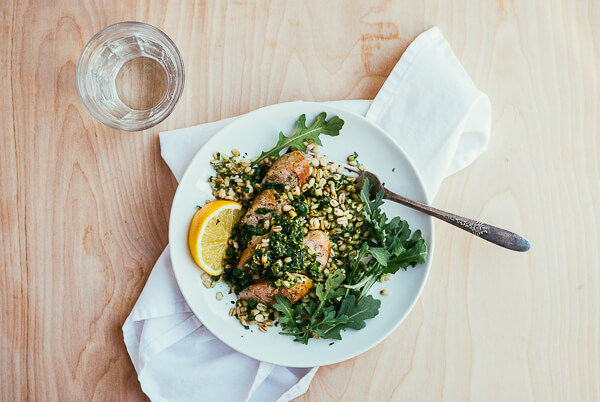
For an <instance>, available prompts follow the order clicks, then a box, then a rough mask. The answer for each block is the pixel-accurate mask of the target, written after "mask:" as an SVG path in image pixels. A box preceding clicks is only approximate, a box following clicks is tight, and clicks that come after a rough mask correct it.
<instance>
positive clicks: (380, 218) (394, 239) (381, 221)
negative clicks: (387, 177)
mask: <svg viewBox="0 0 600 402" xmlns="http://www.w3.org/2000/svg"><path fill="white" fill-rule="evenodd" d="M370 192H371V184H370V183H369V179H366V178H365V180H364V182H363V185H362V189H361V192H360V198H361V200H362V202H363V203H364V208H363V210H364V211H365V212H364V215H365V222H366V227H367V228H368V230H369V233H370V234H371V237H372V238H373V239H374V241H373V242H371V243H370V244H367V243H363V245H362V247H361V249H360V251H359V255H358V258H357V259H356V260H355V262H354V263H353V264H352V266H351V267H350V269H349V270H348V279H347V281H346V282H347V284H346V285H345V287H346V288H347V289H348V290H359V289H360V294H359V299H360V298H361V297H363V296H364V295H366V294H367V293H368V292H369V290H370V289H371V287H372V286H373V284H374V283H375V282H376V281H377V279H378V278H379V276H381V275H382V274H395V273H396V272H398V270H399V269H400V268H402V269H404V270H406V269H407V268H408V267H409V266H413V267H414V266H416V265H418V264H422V263H425V261H426V260H427V244H426V243H425V239H423V236H422V234H421V231H420V230H416V231H415V232H414V233H413V234H412V236H411V231H410V227H409V226H408V222H406V221H404V220H402V219H400V218H399V217H395V218H393V219H391V220H389V221H388V219H387V216H386V214H385V212H382V211H381V206H382V205H383V194H384V191H383V190H379V191H378V192H377V194H376V195H375V198H374V199H373V200H371V196H370ZM368 257H371V258H368Z"/></svg>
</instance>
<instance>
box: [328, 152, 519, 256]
mask: <svg viewBox="0 0 600 402" xmlns="http://www.w3.org/2000/svg"><path fill="white" fill-rule="evenodd" d="M338 163H339V162H338ZM340 165H341V166H343V167H344V168H345V169H348V170H350V171H352V172H354V173H357V174H358V178H357V179H356V182H355V186H356V188H357V189H358V190H359V191H360V189H361V188H362V185H363V182H364V180H365V178H367V179H369V183H370V184H371V191H372V192H375V193H376V192H377V191H379V190H383V191H384V195H383V198H384V199H386V200H390V201H394V202H397V203H398V204H402V205H404V206H407V207H409V208H412V209H416V210H417V211H420V212H423V213H424V214H427V215H430V216H433V217H435V218H438V219H441V220H443V221H444V222H448V223H449V224H451V225H454V226H456V227H457V228H460V229H463V230H466V231H467V232H469V233H471V234H474V235H475V236H477V237H481V238H482V239H484V240H487V241H489V242H492V243H494V244H497V245H498V246H502V247H505V248H507V249H509V250H514V251H527V250H529V249H530V248H531V244H530V243H529V241H528V240H527V239H525V238H524V237H523V236H519V235H518V234H516V233H513V232H510V231H508V230H505V229H501V228H499V227H496V226H492V225H488V224H486V223H483V222H480V221H476V220H473V219H468V218H463V217H462V216H458V215H455V214H451V213H449V212H445V211H442V210H440V209H437V208H433V207H430V206H429V205H426V204H423V203H420V202H417V201H413V200H411V199H409V198H406V197H403V196H401V195H398V194H396V193H394V192H393V191H390V190H388V189H387V188H385V187H384V186H383V185H382V184H381V181H380V180H379V178H378V177H377V176H376V175H375V174H373V173H371V172H367V171H362V170H359V169H356V168H354V167H353V166H349V165H346V164H340Z"/></svg>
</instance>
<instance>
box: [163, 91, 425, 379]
mask: <svg viewBox="0 0 600 402" xmlns="http://www.w3.org/2000/svg"><path fill="white" fill-rule="evenodd" d="M293 105H297V106H298V107H300V106H301V105H310V106H314V107H321V108H325V109H327V110H324V111H326V112H327V113H328V114H329V113H330V112H333V113H335V112H338V113H340V112H341V113H343V114H351V115H353V116H354V117H355V118H358V119H360V120H363V121H364V122H365V123H367V124H368V125H370V126H372V127H373V129H374V130H376V131H378V132H379V134H381V135H383V136H384V137H387V139H388V140H390V141H391V142H392V144H394V146H395V147H396V149H397V151H399V152H400V153H401V154H402V156H403V157H404V158H405V159H406V160H407V162H408V164H409V165H410V166H411V168H412V169H413V172H414V173H415V176H416V179H417V183H418V186H419V187H420V188H421V190H422V192H423V194H424V197H425V199H424V200H422V202H424V203H425V204H427V205H431V199H430V196H429V194H428V192H427V190H426V187H425V184H424V182H423V179H422V177H421V174H420V172H419V171H418V170H417V168H416V166H415V164H414V163H413V161H412V159H411V158H410V156H409V155H408V154H407V153H406V151H404V149H403V148H402V146H401V145H400V144H399V143H398V142H397V141H396V139H395V138H393V137H392V136H391V135H390V134H389V133H387V132H386V131H385V130H384V129H383V128H381V127H380V126H379V125H378V124H377V123H375V122H373V121H371V120H368V119H367V118H366V117H365V116H362V115H360V114H358V113H356V112H354V111H351V110H347V109H343V108H340V107H338V106H333V105H331V104H327V103H321V102H314V101H291V102H283V103H275V104H272V105H267V106H263V107H260V108H258V109H255V110H252V111H250V112H247V113H245V114H243V115H240V116H238V117H237V118H236V119H235V120H233V121H232V122H231V123H229V124H227V125H225V126H224V127H222V128H220V129H219V130H218V131H217V132H216V133H214V134H213V135H212V136H211V137H210V138H209V139H208V140H207V141H206V142H205V143H203V144H202V146H201V147H200V148H198V150H197V151H196V152H195V154H194V156H193V157H192V158H191V159H190V161H189V163H188V165H187V166H186V168H185V171H184V172H183V175H182V176H181V180H179V181H178V184H177V189H176V191H175V195H174V196H173V201H172V202H171V211H170V212H169V230H168V238H169V245H170V244H171V239H172V238H173V237H174V236H172V234H171V233H172V231H173V230H174V228H173V225H172V222H173V214H174V208H173V207H174V206H175V204H176V203H175V200H176V199H177V196H178V194H181V193H182V192H183V190H180V187H181V182H183V180H184V179H185V177H186V176H188V174H190V173H189V172H190V171H191V167H192V165H194V162H195V160H196V159H197V158H199V155H200V153H201V152H202V151H203V150H204V149H205V148H208V147H209V146H210V145H211V144H212V143H213V142H214V141H216V138H217V137H219V136H220V135H221V133H222V132H223V131H224V130H226V129H227V128H228V127H229V126H230V125H231V124H233V123H236V122H238V121H239V120H240V119H247V118H251V117H252V116H253V115H254V114H258V113H259V112H264V110H265V109H271V108H273V109H275V108H278V107H289V106H293ZM299 112H301V111H299ZM426 218H427V220H428V226H429V231H430V233H431V242H430V244H428V245H427V247H428V257H427V261H426V262H425V264H424V266H423V267H422V268H421V269H424V270H425V274H424V277H423V281H422V283H421V285H420V286H419V288H418V289H417V292H416V297H415V298H414V300H413V301H412V302H411V304H410V305H409V307H408V309H407V310H406V312H405V313H404V314H403V315H402V316H401V317H400V318H399V320H398V321H397V322H396V324H395V325H394V326H393V327H390V329H389V330H387V331H386V332H385V333H382V334H380V335H379V336H378V337H376V338H374V340H372V341H371V342H368V343H366V344H365V346H364V347H362V348H359V349H357V350H355V351H352V352H351V353H348V354H347V356H346V357H344V358H343V359H333V360H330V361H324V362H323V363H320V364H319V366H326V365H331V364H336V363H340V362H343V361H346V360H349V359H352V358H354V357H356V356H359V355H361V354H363V353H365V352H367V351H369V350H370V349H372V348H374V347H375V346H377V345H379V344H380V343H381V342H383V341H384V340H385V339H387V338H388V337H389V336H390V335H391V334H392V333H393V332H394V331H396V330H397V329H398V328H399V327H400V325H401V324H402V323H403V322H404V320H405V319H406V317H408V315H409V314H410V313H411V312H412V310H413V309H414V307H415V305H416V303H417V302H418V301H419V299H420V298H421V295H422V293H423V289H424V288H425V284H426V283H427V280H428V279H429V274H430V271H431V265H432V261H433V256H434V249H435V225H434V223H433V222H434V221H433V218H432V217H431V216H428V217H426ZM169 259H170V261H171V269H172V271H173V275H174V277H175V281H176V283H177V287H178V288H179V290H180V292H181V294H182V296H183V298H184V300H185V302H186V304H187V305H188V306H189V307H190V310H191V312H192V313H193V314H194V316H195V317H196V318H197V319H198V320H199V321H200V323H201V324H202V325H203V326H204V327H205V328H206V329H207V330H208V331H209V332H210V333H211V334H213V336H214V337H215V338H216V339H218V340H219V341H220V342H223V343H224V344H226V345H227V346H229V347H230V348H232V349H233V350H235V351H236V352H238V353H241V354H243V355H245V356H248V357H250V358H252V359H255V360H258V361H263V362H267V363H271V364H275V365H283V366H286V367H292V368H307V367H314V365H295V364H287V363H286V364H282V363H281V362H279V361H272V360H269V359H263V358H261V357H259V356H258V355H257V354H253V353H248V352H246V351H243V350H240V349H239V348H238V347H237V346H236V345H235V344H232V343H231V342H228V341H226V340H224V339H222V338H220V337H219V336H217V335H216V334H215V333H214V332H213V331H212V330H211V328H209V327H208V326H207V325H206V324H205V323H204V322H202V320H201V319H200V317H199V315H198V314H197V312H196V310H197V308H195V307H194V306H192V305H191V304H190V303H189V301H188V297H186V294H185V291H184V289H183V287H182V286H181V282H182V280H183V278H181V276H180V275H181V273H179V274H178V271H177V269H175V261H174V258H173V253H171V252H170V253H169ZM290 341H292V340H291V339H290ZM342 341H343V339H342ZM306 346H307V347H309V345H306ZM307 351H308V349H307Z"/></svg>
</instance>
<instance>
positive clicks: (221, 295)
mask: <svg viewBox="0 0 600 402" xmlns="http://www.w3.org/2000/svg"><path fill="white" fill-rule="evenodd" d="M216 297H217V300H219V301H221V300H223V293H221V292H217V296H216Z"/></svg>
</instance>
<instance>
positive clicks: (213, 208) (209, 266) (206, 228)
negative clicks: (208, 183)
mask: <svg viewBox="0 0 600 402" xmlns="http://www.w3.org/2000/svg"><path fill="white" fill-rule="evenodd" d="M241 209H242V206H241V205H240V204H238V203H237V202H233V201H225V200H218V201H212V202H210V203H208V204H206V205H204V206H203V207H202V208H201V209H199V210H198V211H197V212H196V214H194V217H193V218H192V223H191V224H190V231H189V233H188V244H189V246H190V252H191V253H192V257H193V258H194V261H196V264H198V265H199V266H200V268H202V269H203V270H204V271H206V272H207V273H208V274H210V275H213V276H214V275H221V274H222V273H223V257H224V256H225V251H226V250H227V247H228V245H227V240H229V237H230V236H231V229H233V225H234V224H235V223H236V222H237V221H238V219H239V216H240V211H241Z"/></svg>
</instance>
